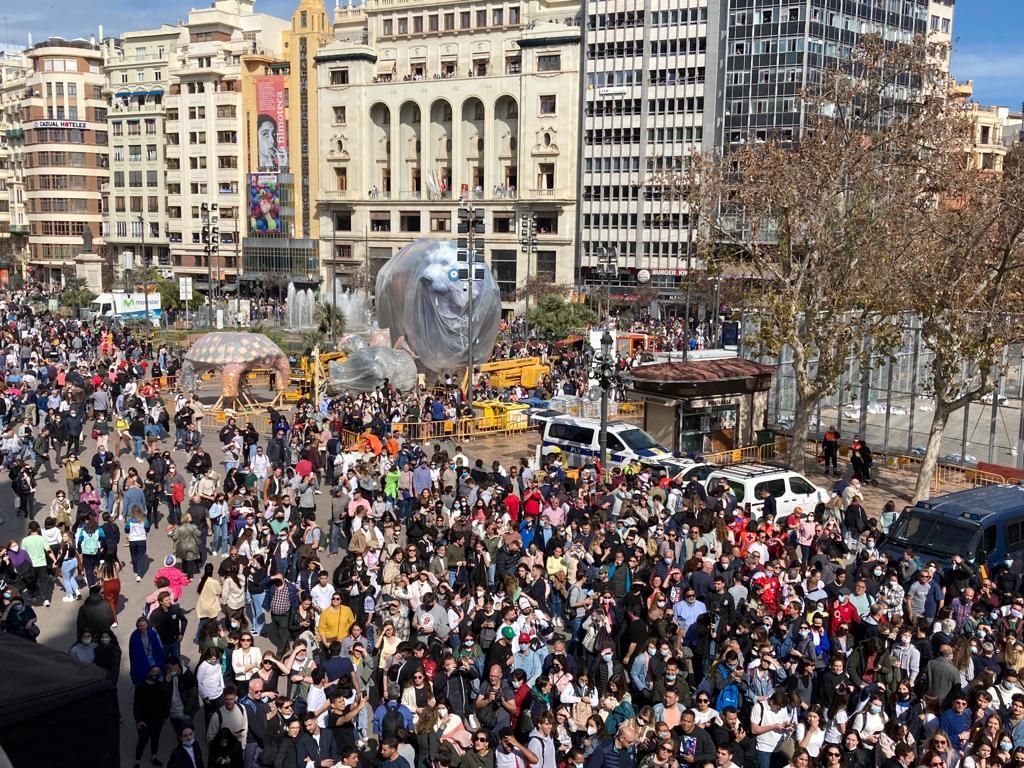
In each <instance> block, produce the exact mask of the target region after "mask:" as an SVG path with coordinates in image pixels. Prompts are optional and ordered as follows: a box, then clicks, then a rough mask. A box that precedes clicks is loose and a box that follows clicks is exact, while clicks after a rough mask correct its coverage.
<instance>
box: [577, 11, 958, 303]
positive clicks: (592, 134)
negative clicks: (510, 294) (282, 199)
mask: <svg viewBox="0 0 1024 768" xmlns="http://www.w3.org/2000/svg"><path fill="white" fill-rule="evenodd" d="M954 2H955V0H874V2H871V3H864V2H862V3H856V4H849V3H848V4H845V5H844V7H843V9H840V8H838V6H839V3H837V2H834V0H676V1H675V2H671V3H669V2H664V1H663V0H594V1H593V2H591V3H590V4H589V10H588V13H587V14H586V16H585V20H586V25H585V29H584V51H585V60H584V78H583V103H584V126H583V127H584V130H583V136H582V139H583V143H582V145H581V149H582V152H581V161H582V183H581V185H580V186H581V190H580V191H581V198H580V199H581V204H580V219H579V251H578V259H579V266H580V270H579V275H580V282H581V284H583V285H585V286H587V285H589V286H595V287H602V286H607V287H608V288H609V289H610V290H611V292H612V294H613V295H615V294H618V295H620V296H630V295H631V294H634V293H636V292H637V291H640V290H641V289H642V288H643V287H645V286H648V287H652V288H654V289H655V290H656V292H657V293H656V295H657V302H658V304H659V306H660V308H661V309H662V310H663V311H665V312H667V313H668V314H676V313H679V312H681V310H682V301H681V299H682V297H681V295H680V291H679V284H680V282H681V279H682V276H683V275H685V274H686V272H687V269H688V267H689V266H690V265H691V264H692V259H691V257H692V255H693V254H692V251H690V250H689V249H688V247H687V244H688V242H689V239H690V238H689V235H690V232H689V222H688V217H687V213H686V206H685V205H684V204H683V203H681V202H679V201H677V200H673V199H671V195H670V194H669V184H668V183H667V182H669V181H671V176H672V174H673V172H675V171H677V170H678V169H680V168H681V167H683V165H684V164H685V162H686V160H685V158H686V156H687V155H688V154H690V153H692V152H694V151H697V150H712V149H720V150H724V151H728V149H729V148H731V147H737V146H741V145H743V144H745V143H747V142H755V141H764V140H767V139H768V138H770V137H774V138H779V139H781V140H782V141H787V140H794V139H795V138H797V137H798V136H799V134H800V131H801V129H802V127H803V125H804V120H805V115H804V113H803V111H802V108H801V103H800V98H799V95H800V93H801V92H802V91H803V90H804V89H805V88H806V87H809V86H813V85H814V84H815V83H817V82H820V80H821V73H822V70H823V69H824V68H826V67H829V66H831V65H832V64H833V63H835V62H836V61H837V60H838V59H840V58H842V57H844V56H847V55H849V53H850V51H851V49H852V47H853V46H854V45H855V44H856V43H857V41H858V40H859V38H860V36H861V35H863V34H868V33H877V34H880V35H881V36H882V37H883V38H885V39H886V40H890V41H899V40H910V39H911V38H912V37H913V36H914V35H919V34H925V35H928V36H929V38H930V39H932V40H934V41H937V42H945V43H949V42H950V41H951V39H952V27H953V11H954ZM944 64H945V65H946V66H947V67H948V58H947V59H946V61H945V62H944Z"/></svg>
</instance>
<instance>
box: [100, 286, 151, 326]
mask: <svg viewBox="0 0 1024 768" xmlns="http://www.w3.org/2000/svg"><path fill="white" fill-rule="evenodd" d="M147 301H148V306H149V321H150V322H151V323H152V324H153V325H154V326H159V325H160V316H161V311H160V294H159V293H158V292H157V291H153V292H151V293H150V294H149V298H148V299H147V298H146V294H144V293H142V292H138V293H125V292H124V291H114V292H113V293H101V294H100V295H99V296H97V297H96V298H95V299H93V300H92V302H91V303H90V304H89V310H90V312H91V313H92V316H93V317H94V318H97V319H102V320H119V321H121V322H125V321H127V320H142V319H144V318H146V307H147Z"/></svg>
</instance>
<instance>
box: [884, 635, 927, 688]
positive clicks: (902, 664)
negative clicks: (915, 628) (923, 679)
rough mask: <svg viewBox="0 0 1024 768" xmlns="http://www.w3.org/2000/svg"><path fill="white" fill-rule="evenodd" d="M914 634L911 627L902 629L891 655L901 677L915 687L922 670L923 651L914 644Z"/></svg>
mask: <svg viewBox="0 0 1024 768" xmlns="http://www.w3.org/2000/svg"><path fill="white" fill-rule="evenodd" d="M913 639H914V636H913V634H912V633H911V631H910V629H908V628H903V629H901V630H900V634H899V638H898V639H897V641H896V643H895V644H894V645H893V647H892V650H891V655H892V658H893V660H894V661H895V662H896V664H897V666H898V668H899V673H900V678H901V679H902V680H905V681H906V682H907V684H908V685H909V686H910V687H911V688H913V687H914V684H915V683H916V682H917V676H918V674H919V673H920V671H921V652H920V651H919V650H918V649H917V647H916V646H915V645H914V644H913Z"/></svg>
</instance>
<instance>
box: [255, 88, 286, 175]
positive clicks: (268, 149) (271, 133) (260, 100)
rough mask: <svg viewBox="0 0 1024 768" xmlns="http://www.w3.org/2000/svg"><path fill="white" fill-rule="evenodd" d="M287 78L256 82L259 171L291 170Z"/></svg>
mask: <svg viewBox="0 0 1024 768" xmlns="http://www.w3.org/2000/svg"><path fill="white" fill-rule="evenodd" d="M285 82H286V78H285V76H284V75H267V76H265V77H257V78H256V151H257V156H258V157H257V162H258V163H259V170H261V171H278V170H282V169H284V168H287V167H288V119H287V117H286V116H285V108H286V106H287V103H288V91H287V86H286V85H285Z"/></svg>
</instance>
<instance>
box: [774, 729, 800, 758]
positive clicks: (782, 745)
mask: <svg viewBox="0 0 1024 768" xmlns="http://www.w3.org/2000/svg"><path fill="white" fill-rule="evenodd" d="M775 751H776V752H781V753H782V754H783V755H785V756H786V762H787V763H788V762H792V760H793V753H794V752H795V751H796V739H794V738H793V734H791V733H787V734H786V735H785V736H783V737H782V739H781V740H780V741H779V744H778V746H776V747H775Z"/></svg>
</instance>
